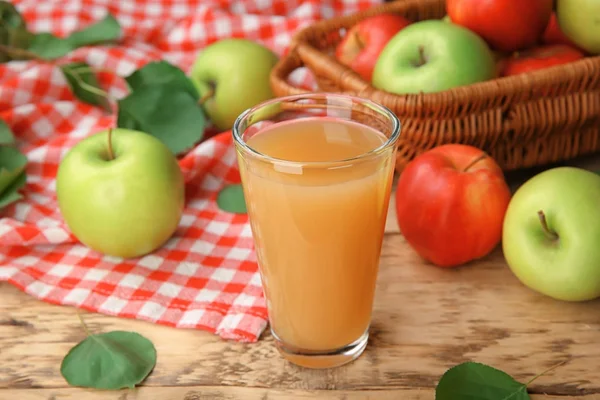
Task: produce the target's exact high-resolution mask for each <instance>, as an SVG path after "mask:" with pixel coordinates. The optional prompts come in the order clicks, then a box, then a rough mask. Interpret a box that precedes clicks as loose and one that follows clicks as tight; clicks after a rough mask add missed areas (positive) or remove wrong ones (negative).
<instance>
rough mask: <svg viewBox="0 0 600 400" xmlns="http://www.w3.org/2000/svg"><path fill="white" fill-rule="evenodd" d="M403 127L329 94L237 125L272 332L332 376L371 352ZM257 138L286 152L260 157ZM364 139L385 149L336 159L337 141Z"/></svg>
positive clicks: (302, 98) (381, 110) (287, 349)
mask: <svg viewBox="0 0 600 400" xmlns="http://www.w3.org/2000/svg"><path fill="white" fill-rule="evenodd" d="M306 123H310V124H312V125H307V124H306ZM309 127H310V129H309ZM317 128H318V129H317ZM274 129H275V130H277V135H275V134H274ZM400 130H401V129H400V122H399V121H398V118H397V117H396V116H395V115H394V113H392V112H391V111H390V110H389V109H387V108H386V107H384V106H382V105H379V104H377V103H375V102H373V101H370V100H367V99H362V98H358V97H352V96H346V95H341V94H330V93H310V94H302V95H293V96H287V97H280V98H276V99H272V100H269V101H266V102H264V103H261V104H259V105H257V106H256V107H253V108H251V109H248V110H246V111H245V112H244V113H242V114H241V115H240V116H239V117H238V118H237V120H236V121H235V124H234V126H233V137H234V143H235V147H236V153H237V161H238V165H239V169H240V175H241V179H242V187H243V191H244V197H245V201H246V206H247V209H248V217H249V221H250V226H251V229H252V236H253V240H254V244H255V246H254V247H255V252H256V256H257V261H258V266H259V272H260V276H261V282H262V286H263V291H264V295H265V298H266V302H267V310H268V315H269V326H270V329H271V333H272V335H273V337H274V339H275V345H276V347H277V348H278V350H279V352H280V353H281V355H282V356H283V357H284V358H285V359H287V360H288V361H290V362H292V363H294V364H296V365H300V366H304V367H309V368H331V367H336V366H339V365H342V364H346V363H348V362H350V361H352V360H354V359H356V358H357V357H359V356H360V355H361V354H362V352H363V351H364V349H365V347H366V346H367V342H368V337H369V325H370V323H371V314H372V308H373V299H374V294H375V287H376V280H377V273H378V269H379V258H380V252H381V246H382V241H383V235H384V229H385V221H386V216H387V210H388V204H389V201H390V192H391V186H392V179H393V174H394V165H395V158H396V157H395V155H396V149H397V141H398V137H399V135H400ZM316 131H318V132H321V133H322V134H321V136H315V134H314V133H315V132H316ZM269 132H271V133H273V134H272V135H271V136H266V134H268V133H269ZM263 134H265V136H262V137H261V136H260V135H263ZM298 135H302V138H303V140H302V141H298V138H299V136H298ZM353 135H354V136H353ZM369 135H371V136H369ZM304 137H305V139H304ZM261 138H262V139H264V140H262V141H260V143H262V145H261V146H263V147H264V145H267V144H268V145H269V146H267V147H268V148H272V149H275V150H276V149H286V152H287V153H286V152H284V153H286V154H287V155H286V156H281V154H283V153H281V152H279V153H277V154H275V153H273V152H270V151H266V150H261V149H258V148H256V147H257V145H253V143H259V139H261ZM288 138H289V140H290V141H289V142H287V141H288ZM292 138H295V139H294V140H296V142H294V144H292V142H291V141H292ZM315 138H318V139H320V140H315ZM365 138H366V139H369V140H371V139H373V140H375V139H376V140H378V142H377V143H379V144H378V145H376V146H371V147H370V148H368V147H365V149H364V151H361V149H362V147H358V150H357V151H360V152H359V153H357V154H354V155H353V156H351V157H345V158H340V159H337V158H336V151H337V150H338V147H336V146H337V144H339V146H342V147H343V146H346V145H347V144H348V143H351V144H352V145H357V146H358V145H359V144H360V143H363V142H364V140H363V139H365ZM267 139H268V140H267ZM354 139H357V140H354ZM358 139H360V140H358ZM366 139H365V140H366ZM361 140H362V142H361ZM373 140H371V142H370V143H373ZM367 142H368V140H367ZM357 143H358V144H357ZM286 146H287V147H286ZM342 147H340V148H342ZM343 148H345V147H343ZM307 149H308V150H307ZM275 150H273V151H275ZM296 150H298V151H296ZM329 150H331V152H328V151H329ZM334 150H335V151H334ZM303 157H304V158H303Z"/></svg>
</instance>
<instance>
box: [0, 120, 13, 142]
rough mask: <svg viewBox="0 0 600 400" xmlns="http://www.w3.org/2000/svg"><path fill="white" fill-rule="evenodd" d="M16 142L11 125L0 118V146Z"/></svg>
mask: <svg viewBox="0 0 600 400" xmlns="http://www.w3.org/2000/svg"><path fill="white" fill-rule="evenodd" d="M6 144H8V145H11V144H15V135H14V134H13V133H12V130H11V129H10V126H8V125H7V124H6V122H4V121H2V120H1V119H0V146H2V145H6Z"/></svg>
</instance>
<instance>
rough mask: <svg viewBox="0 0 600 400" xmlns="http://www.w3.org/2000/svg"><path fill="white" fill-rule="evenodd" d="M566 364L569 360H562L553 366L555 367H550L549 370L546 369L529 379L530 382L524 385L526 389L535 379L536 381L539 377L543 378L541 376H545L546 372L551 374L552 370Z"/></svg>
mask: <svg viewBox="0 0 600 400" xmlns="http://www.w3.org/2000/svg"><path fill="white" fill-rule="evenodd" d="M567 362H569V360H568V359H567V360H563V361H561V362H559V363H558V364H555V365H553V366H551V367H550V368H548V369H547V370H545V371H544V372H542V373H539V374H537V375H536V376H534V377H533V378H531V379H530V380H529V381H528V382H527V383H526V384H525V386H526V387H527V386H529V385H531V383H532V382H533V381H535V380H536V379H538V378H539V377H541V376H543V375H546V374H547V373H548V372H552V371H553V370H555V369H556V368H558V367H560V366H561V365H564V364H566V363H567Z"/></svg>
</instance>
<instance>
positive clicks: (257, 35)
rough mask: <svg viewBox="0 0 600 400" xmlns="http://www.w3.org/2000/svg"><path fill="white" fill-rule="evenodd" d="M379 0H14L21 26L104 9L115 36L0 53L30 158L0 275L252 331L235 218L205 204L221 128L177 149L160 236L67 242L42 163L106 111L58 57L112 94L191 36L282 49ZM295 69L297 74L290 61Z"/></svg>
mask: <svg viewBox="0 0 600 400" xmlns="http://www.w3.org/2000/svg"><path fill="white" fill-rule="evenodd" d="M379 2H380V0H119V1H116V0H57V1H39V0H14V1H13V3H14V4H15V6H16V7H17V9H18V10H19V11H20V12H21V13H22V14H23V16H24V18H25V19H26V21H27V23H28V27H29V29H31V30H33V31H37V32H52V33H54V34H57V35H66V34H68V33H70V32H71V31H73V30H75V29H80V28H82V27H84V26H87V25H88V24H90V23H92V22H94V21H96V20H99V19H101V18H103V17H104V16H105V15H106V13H107V12H110V13H111V14H112V15H114V16H115V17H116V18H117V20H118V21H119V22H120V24H121V26H122V27H123V31H124V38H123V40H122V41H121V42H120V43H119V44H117V45H107V46H99V47H87V48H81V49H78V50H76V51H74V52H72V53H71V54H69V55H68V56H66V57H64V58H63V59H60V60H58V61H57V62H55V63H40V62H36V61H27V62H11V63H7V64H0V119H2V120H4V121H5V122H6V123H7V124H8V125H9V126H10V127H11V128H12V130H13V132H15V134H16V137H17V143H18V147H19V149H20V150H21V151H22V152H23V153H24V154H26V156H27V158H28V161H29V163H28V166H27V184H26V186H25V187H24V188H23V189H22V193H23V195H24V198H23V199H22V200H21V201H19V202H17V203H13V204H12V205H10V206H8V207H7V208H5V209H3V210H0V280H4V281H8V282H10V283H11V284H13V285H15V286H17V287H18V288H20V289H22V290H23V291H25V292H27V293H29V294H30V295H32V296H35V297H37V298H39V299H42V300H44V301H47V302H50V303H56V304H64V305H71V306H76V307H81V308H83V309H86V310H90V311H94V312H100V313H104V314H109V315H117V316H121V317H126V318H137V319H141V320H146V321H151V322H155V323H159V324H164V325H169V326H174V327H182V328H183V327H185V328H197V329H203V330H207V331H210V332H214V333H216V334H218V335H220V336H221V337H223V338H225V339H231V340H237V341H242V342H254V341H256V340H257V339H258V337H259V336H260V334H261V332H262V331H263V330H264V328H265V327H266V325H267V311H266V308H265V301H264V298H263V294H262V288H261V283H260V277H259V275H258V272H257V265H256V261H255V257H254V252H253V245H252V237H251V232H250V228H249V225H248V222H247V217H246V216H245V215H238V214H230V213H227V212H224V211H222V210H220V209H219V208H218V207H217V206H216V204H215V197H216V194H217V193H218V191H219V190H220V189H221V188H222V187H223V186H224V185H227V184H229V183H236V182H239V176H238V173H237V166H236V163H235V153H234V151H233V147H232V143H231V136H230V134H229V133H228V132H225V133H221V134H218V135H216V136H214V137H212V138H210V139H208V140H206V141H204V142H203V143H201V144H200V145H198V146H197V147H196V148H195V149H193V150H192V151H190V152H189V153H188V154H187V155H185V156H184V157H183V158H182V159H181V162H180V165H181V168H182V170H183V171H184V174H185V177H186V197H187V202H186V208H185V212H184V215H183V217H182V219H181V223H180V226H179V229H178V230H177V232H176V233H175V235H174V236H173V237H172V239H171V240H170V241H169V242H168V243H167V244H166V245H165V246H164V247H162V248H161V249H159V250H157V251H155V252H154V253H152V254H149V255H146V256H144V257H141V258H138V259H134V260H121V259H117V258H113V257H107V256H103V255H101V254H99V253H97V252H95V251H92V250H90V249H88V248H87V247H85V246H83V245H81V244H80V243H78V242H77V240H76V239H75V238H74V237H73V235H72V234H71V233H70V232H69V230H68V228H67V227H66V225H65V224H64V222H63V220H62V219H61V215H60V212H59V211H58V208H57V203H56V198H55V191H54V189H55V175H56V171H57V168H58V165H59V162H60V160H61V158H62V157H63V156H64V154H65V153H66V151H67V150H68V149H69V148H70V147H72V146H73V145H74V144H75V143H77V142H78V141H79V140H81V139H82V138H84V137H86V136H88V135H90V134H93V133H95V132H97V131H99V130H102V129H105V128H107V127H110V126H114V123H115V120H114V116H113V115H107V114H106V113H104V112H103V111H101V110H100V109H98V108H96V107H93V106H90V105H87V104H85V103H82V102H80V101H78V100H77V99H76V98H75V97H74V96H73V95H72V93H71V91H70V89H69V88H68V86H67V82H66V81H65V79H64V77H63V75H62V73H61V72H60V70H59V68H58V67H57V64H61V63H66V62H70V61H85V62H87V63H88V64H90V65H92V66H93V67H95V68H101V69H103V70H109V71H112V73H111V72H103V73H101V74H100V81H101V83H102V85H103V87H104V88H105V89H106V90H107V91H108V92H109V93H110V94H111V95H112V96H114V97H116V98H120V97H122V96H124V95H125V94H126V93H127V92H126V90H127V89H126V86H125V84H124V82H123V80H122V79H121V78H119V76H125V75H128V74H130V73H131V72H133V71H134V70H135V69H137V68H139V67H141V66H142V65H144V64H146V63H147V62H149V61H154V60H158V59H164V60H167V61H169V62H171V63H174V64H176V65H178V66H180V67H181V68H182V69H183V70H184V71H186V72H188V71H189V69H190V68H191V65H192V63H193V61H194V59H195V57H196V56H197V54H198V52H199V51H200V50H201V49H202V48H203V47H204V46H206V45H208V44H210V43H213V42H214V41H216V40H218V39H221V38H226V37H246V38H250V39H253V40H256V41H258V42H261V43H263V44H264V45H266V46H268V47H270V48H271V49H273V50H274V51H275V52H277V53H278V54H282V53H283V52H284V51H285V50H286V48H287V46H288V44H289V41H290V38H291V35H292V34H293V33H294V32H295V31H296V30H297V29H299V28H301V27H303V26H305V25H307V24H310V23H311V22H313V21H315V20H318V19H322V18H329V17H331V16H333V15H336V14H343V13H348V12H356V11H358V10H360V9H365V8H367V7H370V6H372V5H374V4H376V3H379ZM295 78H296V79H298V80H303V81H304V82H310V77H308V76H306V75H303V74H302V72H299V73H298V74H296V75H295ZM0 307H2V306H1V305H0Z"/></svg>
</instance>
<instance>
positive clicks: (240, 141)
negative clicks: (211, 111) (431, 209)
mask: <svg viewBox="0 0 600 400" xmlns="http://www.w3.org/2000/svg"><path fill="white" fill-rule="evenodd" d="M327 97H334V98H338V99H348V100H351V101H352V102H356V103H359V104H364V105H368V106H369V108H371V109H375V110H376V111H378V112H379V113H380V114H382V115H385V116H387V117H389V119H390V122H391V125H392V133H391V135H389V137H387V140H386V141H385V142H383V143H382V144H381V145H380V146H378V147H376V148H374V149H372V150H369V151H367V152H364V153H361V154H359V155H356V156H353V157H350V158H344V159H340V160H334V161H291V160H286V159H283V158H277V157H272V156H269V155H267V154H264V153H261V152H260V151H258V150H256V149H254V148H252V147H251V146H249V145H248V143H246V141H245V140H244V138H243V132H240V125H241V124H242V123H243V122H244V121H245V120H247V119H248V118H249V116H250V115H252V114H253V113H255V112H257V111H259V110H261V109H263V108H265V107H268V106H270V105H273V104H276V103H284V102H286V101H297V100H301V99H307V100H310V99H318V98H321V99H323V98H327ZM357 123H360V122H357ZM360 124H361V125H365V124H363V123H360ZM367 126H368V125H367ZM401 126H402V124H401V123H400V120H399V119H398V117H397V116H396V114H394V113H393V112H392V110H390V109H389V108H388V107H386V106H384V105H382V104H379V103H377V102H375V101H373V100H370V99H367V98H363V97H359V96H353V95H347V94H339V93H330V92H311V93H304V94H295V95H289V96H281V97H275V98H273V99H270V100H266V101H263V102H261V103H259V104H257V105H255V106H254V107H250V108H248V109H246V110H245V111H244V112H242V113H241V114H240V115H239V116H238V117H237V118H236V119H235V122H234V123H233V127H232V129H231V132H232V135H233V139H234V142H235V143H236V144H237V145H239V146H240V147H241V148H242V149H243V150H244V151H246V152H248V153H250V154H251V155H252V156H254V157H256V158H258V159H260V160H261V161H264V162H269V163H272V164H279V165H289V166H302V167H311V166H312V167H319V166H335V165H339V164H348V163H352V162H356V161H362V160H365V159H370V158H371V157H375V156H377V155H380V154H381V153H383V152H384V151H385V150H387V149H388V148H389V147H391V146H393V145H395V143H396V142H397V140H398V138H399V137H400V131H401Z"/></svg>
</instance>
